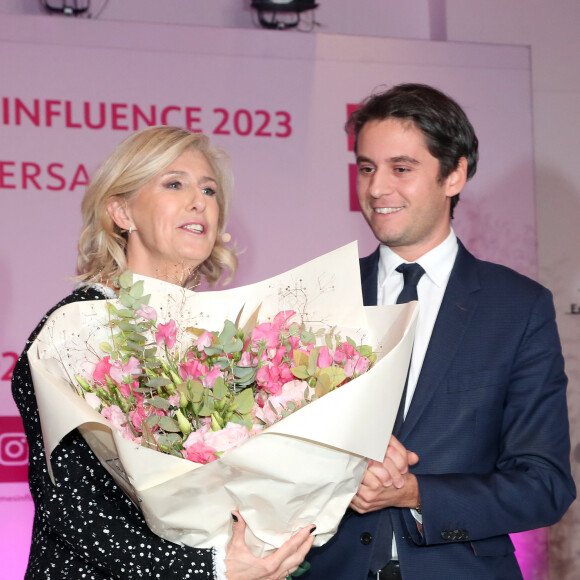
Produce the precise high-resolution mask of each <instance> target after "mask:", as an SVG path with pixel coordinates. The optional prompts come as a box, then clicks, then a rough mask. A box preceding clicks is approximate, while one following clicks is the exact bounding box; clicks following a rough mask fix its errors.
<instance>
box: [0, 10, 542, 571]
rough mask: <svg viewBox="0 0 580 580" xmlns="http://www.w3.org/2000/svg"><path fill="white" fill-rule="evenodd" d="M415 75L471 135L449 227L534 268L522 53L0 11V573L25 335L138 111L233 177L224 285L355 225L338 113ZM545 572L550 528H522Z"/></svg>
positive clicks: (8, 545) (276, 265) (342, 237)
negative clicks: (90, 187)
mask: <svg viewBox="0 0 580 580" xmlns="http://www.w3.org/2000/svg"><path fill="white" fill-rule="evenodd" d="M400 82H424V83H428V84H432V85H434V86H437V87H439V88H441V89H442V90H444V91H446V92H448V93H450V94H451V95H453V96H454V97H455V98H456V99H457V100H458V101H459V102H460V103H461V104H462V105H463V106H464V108H465V109H466V111H467V113H468V115H469V116H470V118H471V120H472V122H473V124H474V126H475V129H476V131H477V133H478V135H479V138H480V142H481V161H480V169H479V172H478V174H477V175H476V177H475V178H474V180H473V181H472V182H470V183H469V185H468V186H467V187H466V189H465V191H464V193H463V194H462V200H461V203H460V205H459V206H458V209H457V211H456V220H455V221H456V223H455V224H454V227H455V229H456V231H457V233H458V235H459V236H460V237H461V238H462V240H463V241H464V242H465V243H466V245H467V246H468V247H469V248H470V249H471V250H472V251H473V252H475V253H476V254H477V255H479V256H480V257H483V258H486V259H490V260H494V261H497V262H501V263H504V264H507V265H508V266H511V267H513V268H515V269H517V270H519V271H520V272H523V273H524V274H527V275H529V276H532V277H535V276H536V273H537V252H536V219H535V218H536V216H535V201H534V180H533V146H532V103H531V89H530V85H531V70H530V53H529V50H528V49H527V48H524V47H514V46H492V45H481V44H479V45H478V44H467V43H438V42H427V41H407V40H390V39H382V38H369V37H365V38H362V37H352V36H338V35H324V34H317V35H307V34H301V33H297V32H277V31H274V32H272V31H264V30H248V29H224V28H209V27H206V28H193V27H186V26H169V25H150V24H135V23H119V22H102V21H90V20H89V21H87V20H67V19H61V18H48V19H47V18H41V17H22V16H8V15H4V16H2V19H1V20H0V83H1V84H0V204H1V205H0V242H1V243H0V271H1V272H2V279H1V284H0V321H1V324H0V509H1V513H2V517H1V518H0V562H2V567H1V569H0V580H14V579H18V578H21V577H22V576H23V572H24V569H25V563H26V557H27V551H28V542H29V536H30V528H31V517H32V513H33V508H32V502H31V499H30V495H29V493H28V487H27V484H26V451H27V450H26V443H25V440H24V438H23V435H22V429H21V423H20V420H19V418H18V413H17V410H16V406H15V404H14V402H13V400H12V397H11V393H10V375H11V370H12V367H13V365H14V362H15V359H16V356H17V354H16V353H19V352H20V351H21V350H22V348H23V345H24V342H25V340H26V337H27V336H28V334H29V333H30V331H31V330H32V329H33V328H34V326H35V325H36V323H37V322H38V320H39V319H40V318H41V316H42V315H43V314H44V312H45V311H46V310H47V309H48V308H49V307H51V306H52V305H53V304H54V303H55V302H56V301H58V300H59V299H60V298H61V297H62V296H64V295H66V294H67V293H68V292H69V291H70V289H71V282H70V277H71V276H73V275H74V266H75V255H76V238H77V235H78V231H79V226H80V211H79V206H80V200H81V197H82V195H83V193H84V191H85V186H86V184H87V181H88V178H89V176H90V175H91V174H92V173H93V172H94V170H95V168H96V167H97V166H98V164H99V162H100V161H102V159H103V158H104V157H105V156H106V155H107V154H108V153H109V151H110V150H111V149H112V148H113V147H114V146H115V145H116V144H117V143H118V142H119V141H121V140H122V139H123V138H124V137H126V136H127V135H128V134H129V133H130V132H132V131H133V130H136V129H139V128H142V127H144V126H146V125H147V124H161V123H166V124H173V125H180V126H185V127H188V128H190V129H192V130H200V131H203V132H205V133H207V134H208V135H209V136H210V137H211V138H212V141H213V142H214V143H215V144H218V145H221V146H223V147H224V148H226V149H227V150H228V152H229V153H230V155H231V156H232V159H233V166H234V172H235V177H236V190H235V199H234V203H233V207H232V213H231V217H230V220H229V228H228V231H229V232H230V233H231V234H232V238H233V240H235V242H236V244H237V247H238V249H240V250H242V251H243V253H242V255H241V257H240V264H241V265H240V270H239V272H238V274H237V275H236V278H235V280H234V285H242V284H246V283H249V282H253V281H257V280H259V279H261V278H265V277H269V276H272V275H274V274H277V273H280V272H282V271H284V270H286V269H288V268H291V267H293V266H296V265H298V264H299V263H301V262H304V261H306V260H308V259H311V258H314V257H316V256H318V255H320V254H322V253H324V252H326V251H329V250H332V249H334V248H336V247H338V246H340V245H343V244H345V243H348V242H350V241H352V240H358V241H359V246H360V253H361V255H365V254H367V253H368V252H370V251H371V250H372V249H373V248H374V247H375V240H374V239H373V237H372V235H371V234H370V233H369V231H368V230H367V227H366V225H365V223H364V220H363V219H362V217H361V216H360V214H359V213H358V212H357V211H356V210H354V211H353V204H352V193H353V192H352V182H351V180H350V179H349V175H350V167H349V166H350V164H352V162H353V157H352V152H350V151H349V144H348V141H347V139H346V136H345V133H344V130H343V126H344V123H345V121H346V117H347V111H348V110H349V108H351V107H352V106H353V105H355V104H356V103H357V102H359V101H360V100H361V99H362V98H364V97H365V96H366V95H367V94H369V93H370V92H371V91H373V90H375V89H377V88H381V87H388V86H390V85H393V84H396V83H400ZM514 540H515V542H516V546H517V548H518V551H517V553H518V557H519V559H520V562H521V564H522V566H523V568H524V572H525V576H526V580H532V579H538V580H539V579H541V578H545V577H546V569H547V532H546V531H545V530H540V531H537V532H533V533H527V534H519V535H517V536H515V537H514Z"/></svg>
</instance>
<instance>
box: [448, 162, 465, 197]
mask: <svg viewBox="0 0 580 580" xmlns="http://www.w3.org/2000/svg"><path fill="white" fill-rule="evenodd" d="M445 182H446V186H447V197H453V196H454V195H457V194H458V193H461V190H462V189H463V188H464V186H465V184H466V183H467V159H466V158H465V157H462V158H461V159H460V160H459V163H458V164H457V167H456V168H455V169H454V170H453V171H452V172H451V173H450V174H449V175H448V176H447V179H446V180H445Z"/></svg>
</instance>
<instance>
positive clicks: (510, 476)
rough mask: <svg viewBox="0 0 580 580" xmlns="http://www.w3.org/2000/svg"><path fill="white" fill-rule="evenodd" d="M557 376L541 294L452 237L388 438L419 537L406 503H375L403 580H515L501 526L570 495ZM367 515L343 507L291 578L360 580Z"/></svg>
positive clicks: (559, 366)
mask: <svg viewBox="0 0 580 580" xmlns="http://www.w3.org/2000/svg"><path fill="white" fill-rule="evenodd" d="M378 262H379V251H378V249H377V251H375V252H374V253H373V254H371V255H370V256H368V257H366V258H363V259H362V260H361V276H362V286H363V296H364V300H365V304H367V305H373V304H376V302H377V272H378ZM566 384H567V379H566V375H565V374H564V361H563V358H562V352H561V346H560V340H559V337H558V331H557V328H556V321H555V312H554V306H553V301H552V295H551V293H550V292H549V291H548V290H547V289H546V288H544V287H543V286H541V285H540V284H538V283H536V282H534V281H532V280H530V279H529V278H526V277H525V276H522V275H520V274H518V273H516V272H514V271H513V270H510V269H509V268H506V267H503V266H499V265H497V264H491V263H489V262H483V261H481V260H478V259H476V258H475V257H473V256H472V255H471V254H470V253H469V252H468V251H467V250H466V249H465V248H464V246H463V245H462V244H461V243H459V252H458V255H457V259H456V261H455V264H454V267H453V270H452V273H451V276H450V279H449V283H448V285H447V289H446V292H445V295H444V298H443V302H442V304H441V308H440V310H439V314H438V317H437V321H436V323H435V327H434V329H433V334H432V336H431V340H430V343H429V348H428V350H427V353H426V356H425V360H424V363H423V367H422V369H421V374H420V376H419V380H418V383H417V387H416V390H415V393H414V395H413V400H412V403H411V406H410V408H409V411H408V413H407V417H406V419H405V422H404V423H403V426H402V428H401V431H400V432H399V439H400V441H401V442H402V443H403V444H404V445H405V447H406V448H407V449H409V450H411V451H415V452H416V453H418V455H419V463H418V464H417V465H415V466H414V467H413V468H412V469H411V471H412V472H413V473H414V474H415V475H416V476H417V480H418V484H419V492H420V496H421V504H422V513H423V534H422V535H421V534H420V533H419V531H418V529H417V525H416V522H415V520H414V519H413V516H412V515H411V512H410V510H409V509H400V508H389V509H388V512H389V516H390V518H391V521H392V524H393V529H394V532H395V537H396V541H397V550H398V554H399V561H400V565H401V571H402V575H403V579H404V580H449V579H451V578H453V579H455V578H461V579H463V578H468V579H469V580H480V579H481V580H492V579H506V580H507V579H510V580H511V579H516V578H521V573H520V571H519V568H518V565H517V561H516V559H515V555H514V548H513V544H512V542H511V540H510V538H509V536H508V533H511V532H519V531H523V530H529V529H534V528H539V527H544V526H547V525H550V524H553V523H555V522H556V521H558V520H559V519H560V518H561V517H562V515H563V514H564V513H565V511H566V510H567V508H568V506H569V505H570V503H571V502H572V501H573V499H574V497H575V494H576V491H575V486H574V482H573V480H572V476H571V473H570V463H569V454H570V439H569V428H568V413H567V407H566ZM383 511H384V510H381V512H383ZM381 512H373V513H369V514H365V515H360V514H357V513H355V512H352V511H350V510H349V511H348V512H347V514H346V515H345V517H344V518H343V521H342V523H341V525H340V528H339V530H338V532H337V534H336V535H335V536H334V537H333V538H332V539H331V540H330V541H329V542H328V543H327V544H326V545H325V546H322V547H321V548H315V549H313V550H312V551H311V552H310V554H309V555H308V557H307V560H308V561H309V562H310V563H311V570H310V572H309V573H307V574H306V575H304V576H302V578H303V579H304V580H306V579H308V580H313V579H316V580H327V579H328V580H366V578H367V577H368V571H369V569H370V562H371V557H372V554H373V551H374V550H382V549H383V546H380V545H377V544H378V542H376V541H375V539H376V538H377V535H378V532H377V529H378V526H379V522H380V514H381Z"/></svg>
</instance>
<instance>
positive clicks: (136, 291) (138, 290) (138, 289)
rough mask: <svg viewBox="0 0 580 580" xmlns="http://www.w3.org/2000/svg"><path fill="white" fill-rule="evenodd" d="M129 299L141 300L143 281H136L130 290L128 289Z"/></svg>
mask: <svg viewBox="0 0 580 580" xmlns="http://www.w3.org/2000/svg"><path fill="white" fill-rule="evenodd" d="M129 294H130V295H131V298H135V299H136V298H141V296H143V280H137V282H135V284H133V286H131V288H129Z"/></svg>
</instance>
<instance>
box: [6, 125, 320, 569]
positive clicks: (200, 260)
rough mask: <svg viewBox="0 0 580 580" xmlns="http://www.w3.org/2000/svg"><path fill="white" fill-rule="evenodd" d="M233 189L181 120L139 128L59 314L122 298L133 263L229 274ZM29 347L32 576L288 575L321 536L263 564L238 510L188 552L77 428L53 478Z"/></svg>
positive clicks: (101, 204) (88, 225)
mask: <svg viewBox="0 0 580 580" xmlns="http://www.w3.org/2000/svg"><path fill="white" fill-rule="evenodd" d="M232 185H233V179H232V174H231V170H230V168H229V161H228V157H227V155H226V154H225V153H224V152H223V151H221V150H219V149H217V148H215V147H212V146H211V145H210V143H209V139H208V138H207V137H206V136H204V135H201V134H198V133H191V132H189V131H186V130H183V129H179V128H176V127H150V128H147V129H145V130H143V131H140V132H138V133H135V134H134V135H131V136H130V137H129V138H127V139H126V140H125V141H123V142H122V143H121V144H120V145H119V146H118V147H117V148H116V149H115V150H114V151H113V152H112V153H111V155H110V156H109V157H108V158H107V159H106V160H105V162H104V163H103V165H102V166H101V167H100V169H99V170H98V172H97V173H96V175H95V177H94V179H93V180H92V182H91V184H90V186H89V187H88V189H87V192H86V194H85V197H84V199H83V202H82V215H83V227H82V231H81V235H80V239H79V253H78V260H77V274H78V280H79V285H78V287H77V289H76V290H75V291H74V292H73V293H72V294H71V295H70V296H68V297H66V298H65V299H64V300H62V301H61V302H60V303H59V304H58V305H57V306H55V308H53V310H54V309H56V308H58V307H60V306H63V305H64V304H68V303H71V302H75V301H81V300H100V299H104V298H107V297H109V298H111V297H114V296H115V288H114V280H115V279H116V278H117V277H118V276H119V275H120V274H121V273H122V272H123V271H124V270H125V269H127V268H130V269H131V270H132V271H133V272H135V273H137V274H141V275H145V276H151V277H155V278H158V279H161V280H165V281H167V282H171V283H174V284H179V285H181V286H184V287H192V286H194V285H195V284H197V283H198V282H199V281H200V280H201V279H202V278H203V279H205V280H206V281H207V282H208V283H209V284H210V285H214V284H215V283H216V282H218V280H220V278H222V275H223V274H225V273H226V272H227V271H229V276H230V277H231V275H232V274H233V273H234V272H235V269H236V265H237V261H236V257H235V254H234V253H233V252H232V251H231V250H230V249H228V248H227V247H226V246H225V244H224V236H223V233H224V223H225V218H226V214H227V208H228V200H229V197H230V195H231V190H232ZM51 312H52V311H51ZM48 314H50V312H49V313H48ZM48 314H47V316H48ZM47 316H45V317H44V318H43V319H42V321H41V322H40V324H39V325H38V327H37V328H36V330H35V331H34V332H33V334H32V335H31V337H30V339H29V341H28V343H27V345H29V344H30V343H31V342H32V341H33V340H34V338H35V336H36V335H37V334H38V332H39V331H40V329H41V328H42V326H43V324H44V322H45V320H46V318H47ZM27 348H28V346H27ZM26 350H27V349H25V350H24V353H23V355H22V356H21V357H20V359H19V361H18V364H17V365H16V368H15V370H14V373H13V381H12V392H13V395H14V400H15V401H16V404H17V405H18V407H19V410H20V413H21V415H22V419H23V423H24V429H25V432H26V436H27V439H28V444H29V447H30V467H29V482H30V491H31V494H32V497H33V499H34V503H35V516H34V526H33V535H32V544H31V549H30V557H29V563H28V569H27V572H26V576H25V578H26V579H30V580H33V579H34V580H36V579H38V580H40V579H42V580H47V579H59V580H60V579H62V578H79V579H80V578H83V579H92V580H100V579H110V578H122V579H123V580H129V579H132V578H162V579H163V580H169V579H172V578H175V579H179V580H182V579H185V578H196V579H197V578H199V579H202V578H205V579H215V580H223V579H227V580H260V579H264V580H266V579H268V580H271V579H276V580H280V579H283V578H285V577H286V576H287V575H288V574H289V573H290V572H292V571H294V570H296V569H297V567H298V565H299V564H300V562H302V560H303V559H304V557H305V555H306V553H307V552H308V550H309V549H310V547H311V545H312V542H313V540H314V537H313V536H312V535H311V531H313V529H312V527H311V526H309V527H308V528H304V529H302V530H301V531H300V532H298V533H297V534H296V535H295V536H293V537H292V538H291V539H290V540H288V542H286V544H284V545H283V546H282V547H281V548H279V549H278V550H277V551H276V552H275V553H273V554H272V555H270V556H268V557H266V558H263V559H262V558H256V557H255V556H253V555H252V553H251V552H250V551H249V549H248V548H247V546H246V543H245V540H244V531H245V523H244V522H243V520H242V519H241V517H240V515H239V513H237V512H234V513H233V514H232V517H233V524H232V525H233V532H232V538H231V541H230V543H229V544H228V546H227V547H226V549H225V550H224V549H218V548H213V549H197V548H189V547H184V546H180V545H176V544H173V543H171V542H168V541H166V540H163V539H161V538H159V537H158V536H156V535H155V534H153V533H152V532H151V531H150V530H149V528H148V527H147V525H146V523H145V520H144V518H143V516H142V514H141V513H140V511H139V510H138V509H137V508H136V507H135V505H134V504H133V503H132V502H131V501H130V500H129V499H128V498H127V497H126V496H125V495H124V493H123V492H122V491H121V490H120V489H119V488H118V487H117V485H116V484H115V482H114V481H113V480H112V479H111V477H110V476H109V475H108V473H107V472H106V471H105V469H104V468H103V467H102V466H101V465H100V463H99V461H98V460H97V459H96V457H95V456H94V455H93V453H92V451H91V449H90V448H89V446H88V445H87V443H86V442H85V440H84V439H83V438H82V436H81V435H80V434H79V432H78V431H77V430H75V431H73V432H71V433H70V434H69V435H67V436H66V437H65V438H64V439H63V441H62V442H61V444H60V445H59V446H58V447H57V449H56V450H55V452H54V453H53V455H52V465H53V469H54V475H55V481H56V484H54V485H53V484H52V482H51V480H50V478H49V476H48V472H47V467H46V458H45V454H44V445H43V439H42V433H41V429H40V420H39V416H38V410H37V406H36V399H35V396H34V390H33V385H32V380H31V376H30V369H29V366H28V359H27V357H26Z"/></svg>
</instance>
